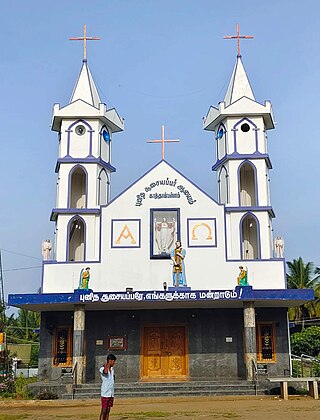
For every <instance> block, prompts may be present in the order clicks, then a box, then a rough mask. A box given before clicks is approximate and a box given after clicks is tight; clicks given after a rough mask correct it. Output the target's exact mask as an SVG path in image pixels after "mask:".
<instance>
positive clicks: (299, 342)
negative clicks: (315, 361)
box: [291, 326, 320, 357]
mask: <svg viewBox="0 0 320 420" xmlns="http://www.w3.org/2000/svg"><path fill="white" fill-rule="evenodd" d="M291 351H292V353H293V354H296V355H298V356H300V355H301V354H307V355H308V356H313V357H317V356H319V355H320V327H317V326H313V327H308V328H306V329H305V330H303V331H301V332H296V333H294V334H292V335H291Z"/></svg>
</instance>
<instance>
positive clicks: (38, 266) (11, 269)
mask: <svg viewBox="0 0 320 420" xmlns="http://www.w3.org/2000/svg"><path fill="white" fill-rule="evenodd" d="M41 267H42V265H34V266H32V267H21V268H7V269H6V270H2V271H3V272H5V271H19V270H30V269H32V268H41Z"/></svg>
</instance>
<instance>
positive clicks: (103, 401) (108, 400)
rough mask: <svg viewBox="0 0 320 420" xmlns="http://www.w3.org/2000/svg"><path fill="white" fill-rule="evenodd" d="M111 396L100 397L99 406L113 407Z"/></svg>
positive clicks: (103, 407)
mask: <svg viewBox="0 0 320 420" xmlns="http://www.w3.org/2000/svg"><path fill="white" fill-rule="evenodd" d="M113 400H114V398H113V397H101V408H102V409H105V408H111V407H113Z"/></svg>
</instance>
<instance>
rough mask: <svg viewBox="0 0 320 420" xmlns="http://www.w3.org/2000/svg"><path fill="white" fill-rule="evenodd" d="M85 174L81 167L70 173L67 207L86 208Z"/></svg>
mask: <svg viewBox="0 0 320 420" xmlns="http://www.w3.org/2000/svg"><path fill="white" fill-rule="evenodd" d="M86 190H87V174H86V172H85V170H84V169H83V168H82V167H81V166H77V167H76V168H75V169H74V170H73V172H72V173H71V179H70V200H69V207H71V208H72V209H83V208H85V207H87V191H86Z"/></svg>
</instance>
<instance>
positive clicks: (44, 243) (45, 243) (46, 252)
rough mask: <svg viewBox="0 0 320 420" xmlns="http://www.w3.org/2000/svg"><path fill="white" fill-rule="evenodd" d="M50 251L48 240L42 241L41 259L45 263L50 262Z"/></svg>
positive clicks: (50, 246)
mask: <svg viewBox="0 0 320 420" xmlns="http://www.w3.org/2000/svg"><path fill="white" fill-rule="evenodd" d="M51 249H52V245H51V241H50V239H44V240H43V241H42V257H43V259H44V260H45V261H47V260H50V254H51Z"/></svg>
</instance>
